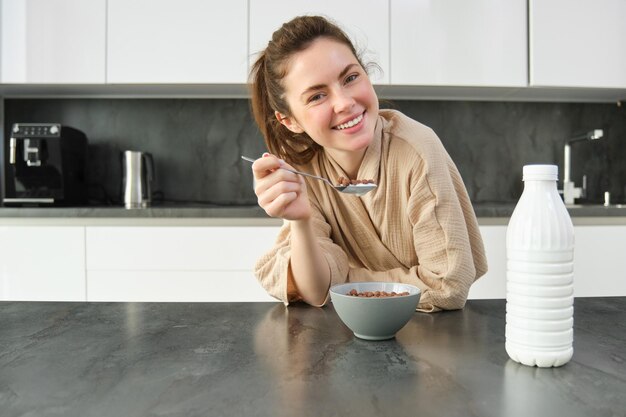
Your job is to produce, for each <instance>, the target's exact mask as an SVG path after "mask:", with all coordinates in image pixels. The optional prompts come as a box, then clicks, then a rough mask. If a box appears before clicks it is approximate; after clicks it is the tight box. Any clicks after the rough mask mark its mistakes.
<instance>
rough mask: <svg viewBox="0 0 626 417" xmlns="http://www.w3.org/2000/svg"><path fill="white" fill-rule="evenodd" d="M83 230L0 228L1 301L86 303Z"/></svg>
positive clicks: (45, 227)
mask: <svg viewBox="0 0 626 417" xmlns="http://www.w3.org/2000/svg"><path fill="white" fill-rule="evenodd" d="M85 294H86V292H85V228H84V227H68V226H62V227H52V226H37V227H35V226H32V227H29V226H0V299H1V300H26V301H85V300H86V295H85Z"/></svg>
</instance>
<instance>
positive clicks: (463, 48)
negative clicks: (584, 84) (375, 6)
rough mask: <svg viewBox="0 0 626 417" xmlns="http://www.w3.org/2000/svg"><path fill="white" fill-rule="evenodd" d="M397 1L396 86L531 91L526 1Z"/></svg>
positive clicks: (394, 29) (393, 34)
mask: <svg viewBox="0 0 626 417" xmlns="http://www.w3.org/2000/svg"><path fill="white" fill-rule="evenodd" d="M390 1H391V42H390V45H391V84H394V85H442V86H481V87H482V86H499V87H511V86H513V87H516V86H519V87H523V86H526V85H527V82H528V77H527V69H526V68H527V41H526V38H527V29H526V0H508V1H495V0H474V1H465V0H448V1H414V0H390Z"/></svg>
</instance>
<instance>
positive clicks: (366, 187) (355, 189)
mask: <svg viewBox="0 0 626 417" xmlns="http://www.w3.org/2000/svg"><path fill="white" fill-rule="evenodd" d="M241 159H244V160H246V161H248V162H254V159H252V158H248V157H247V156H242V157H241ZM281 169H284V170H285V171H289V172H293V173H294V174H298V175H304V176H305V177H311V178H315V179H316V180H320V181H324V182H325V183H326V184H328V185H330V186H331V187H333V188H334V189H335V190H337V191H339V192H340V193H347V194H354V195H358V196H360V195H363V194H366V193H368V192H370V191H372V190H373V189H374V188H376V187H377V186H376V184H351V185H335V184H333V183H332V182H330V181H329V180H328V179H326V178H323V177H318V176H317V175H312V174H307V173H306V172H301V171H296V170H295V169H289V168H281Z"/></svg>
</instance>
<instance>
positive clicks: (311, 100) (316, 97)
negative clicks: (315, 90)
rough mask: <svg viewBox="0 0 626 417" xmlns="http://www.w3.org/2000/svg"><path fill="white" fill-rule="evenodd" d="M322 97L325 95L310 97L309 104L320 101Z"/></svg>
mask: <svg viewBox="0 0 626 417" xmlns="http://www.w3.org/2000/svg"><path fill="white" fill-rule="evenodd" d="M322 97H324V95H323V94H322V93H319V94H315V95H313V96H311V97H309V103H311V102H313V101H318V100H320V99H321V98H322Z"/></svg>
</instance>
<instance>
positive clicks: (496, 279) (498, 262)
mask: <svg viewBox="0 0 626 417" xmlns="http://www.w3.org/2000/svg"><path fill="white" fill-rule="evenodd" d="M480 233H481V235H482V237H483V244H484V245H485V253H486V255H487V265H488V267H489V270H488V271H487V273H486V274H485V275H484V276H482V277H481V278H480V279H479V280H478V281H476V282H475V283H474V284H472V286H471V287H470V291H469V295H468V298H469V299H491V298H505V297H506V226H480Z"/></svg>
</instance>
